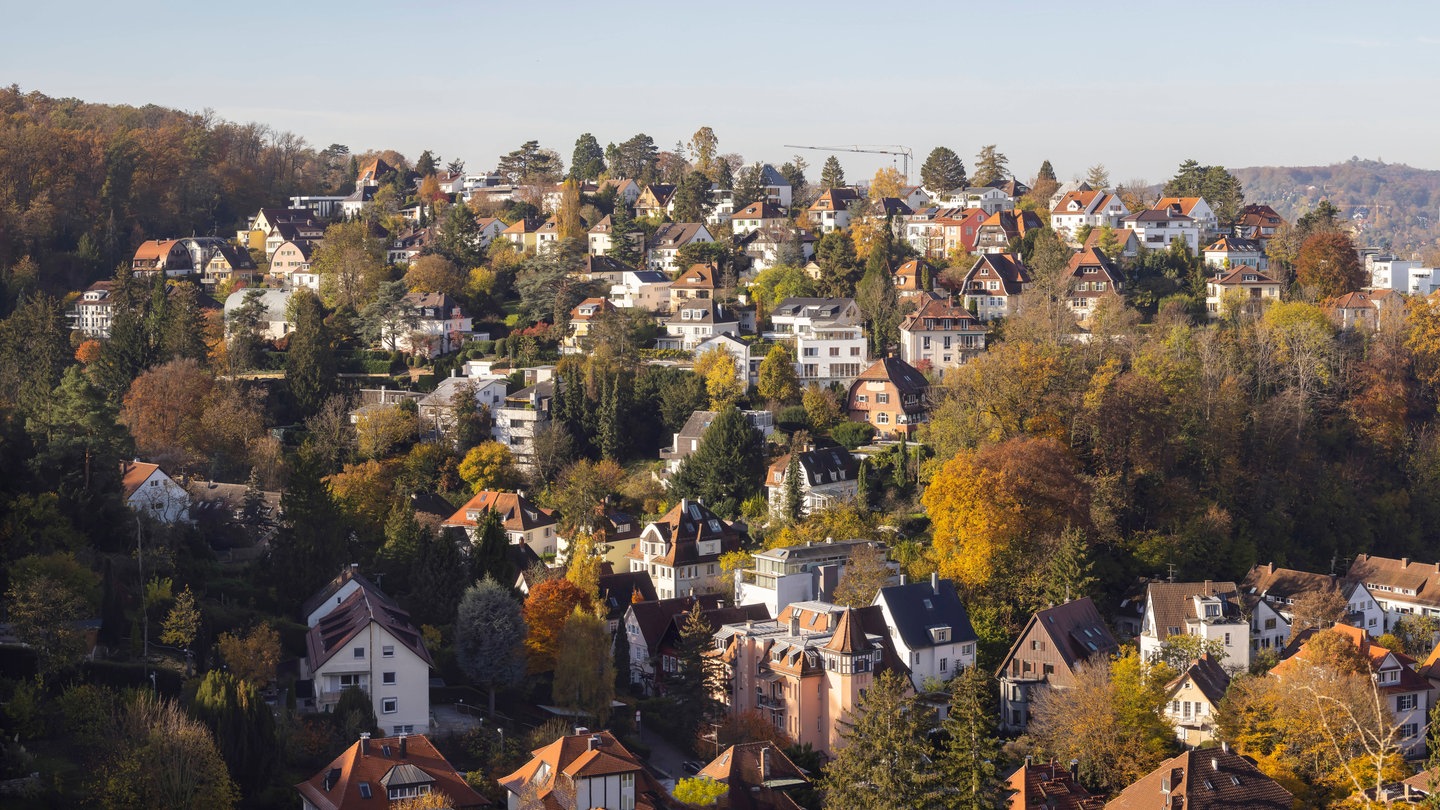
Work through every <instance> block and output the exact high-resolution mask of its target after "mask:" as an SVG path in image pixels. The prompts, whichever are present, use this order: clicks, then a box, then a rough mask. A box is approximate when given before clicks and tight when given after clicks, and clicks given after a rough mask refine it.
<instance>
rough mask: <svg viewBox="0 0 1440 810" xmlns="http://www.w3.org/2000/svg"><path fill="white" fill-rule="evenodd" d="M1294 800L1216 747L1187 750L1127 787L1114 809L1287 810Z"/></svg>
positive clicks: (1236, 756)
mask: <svg viewBox="0 0 1440 810" xmlns="http://www.w3.org/2000/svg"><path fill="white" fill-rule="evenodd" d="M1293 800H1294V797H1293V796H1292V795H1291V794H1290V791H1288V790H1286V789H1285V788H1283V787H1281V786H1280V784H1279V783H1278V782H1276V781H1275V780H1274V779H1271V778H1270V777H1268V776H1266V775H1265V774H1263V773H1261V772H1260V769H1259V768H1257V767H1255V764H1254V763H1253V762H1251V761H1250V760H1248V759H1246V758H1245V757H1242V756H1240V755H1239V754H1236V753H1234V752H1233V751H1227V750H1223V749H1218V748H1207V749H1204V750H1200V751H1187V752H1185V753H1183V754H1181V755H1180V756H1178V757H1174V758H1171V759H1168V760H1166V761H1164V762H1162V763H1160V767H1158V768H1156V769H1155V770H1153V771H1151V772H1150V773H1149V774H1148V775H1146V776H1144V777H1142V778H1141V779H1140V781H1138V782H1136V783H1135V784H1133V785H1131V786H1129V787H1127V788H1125V789H1124V790H1122V791H1121V792H1120V795H1118V796H1116V797H1115V798H1114V799H1111V800H1110V803H1109V804H1107V805H1105V806H1106V807H1107V808H1111V809H1112V810H1154V809H1155V808H1159V807H1176V808H1179V807H1184V809H1185V810H1221V808H1224V809H1225V810H1230V808H1241V807H1243V808H1246V810H1289V808H1290V806H1291V802H1292V801H1293Z"/></svg>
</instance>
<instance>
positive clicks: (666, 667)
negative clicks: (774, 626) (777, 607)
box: [652, 600, 771, 695]
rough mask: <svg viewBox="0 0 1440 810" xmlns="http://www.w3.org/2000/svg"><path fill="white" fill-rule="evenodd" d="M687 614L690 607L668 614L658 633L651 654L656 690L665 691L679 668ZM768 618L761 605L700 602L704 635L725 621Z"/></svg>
mask: <svg viewBox="0 0 1440 810" xmlns="http://www.w3.org/2000/svg"><path fill="white" fill-rule="evenodd" d="M702 601H703V600H702ZM690 615H691V612H690V610H686V611H685V612H684V613H677V614H675V615H673V616H671V617H670V623H669V624H668V625H666V626H665V628H664V629H663V631H662V632H661V634H660V644H659V646H658V647H657V649H656V654H655V661H656V672H655V680H654V682H653V685H652V688H654V689H655V690H656V691H657V692H658V693H659V694H662V695H663V694H665V692H666V690H667V689H668V688H669V686H668V683H667V682H668V681H669V680H670V679H671V678H673V677H674V676H675V674H676V673H678V672H680V668H681V656H682V655H683V653H682V652H681V650H682V649H683V648H684V646H685V642H684V638H685V633H686V632H687V630H688V625H689V624H690ZM770 618H771V615H770V611H769V609H768V608H766V607H765V606H764V605H736V606H735V607H725V606H724V605H721V604H717V605H715V606H713V607H704V606H702V608H701V610H700V616H699V620H700V621H699V623H700V624H701V625H702V626H703V627H704V630H705V633H706V634H707V635H713V634H714V633H715V631H716V630H719V629H720V628H721V627H723V626H725V625H727V624H736V623H738V622H765V621H769V620H770ZM717 654H718V651H717Z"/></svg>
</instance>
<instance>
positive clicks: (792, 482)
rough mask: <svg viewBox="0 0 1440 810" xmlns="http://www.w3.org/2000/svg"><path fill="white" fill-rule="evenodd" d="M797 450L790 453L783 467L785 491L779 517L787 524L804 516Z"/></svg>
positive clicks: (801, 474)
mask: <svg viewBox="0 0 1440 810" xmlns="http://www.w3.org/2000/svg"><path fill="white" fill-rule="evenodd" d="M799 450H800V448H798V447H797V448H795V451H793V452H791V453H790V462H789V463H788V464H786V465H785V490H784V494H783V496H782V498H783V500H782V501H781V505H780V509H781V516H782V517H783V518H784V519H785V520H786V521H787V522H789V523H794V522H795V521H797V520H799V519H800V518H802V517H804V516H805V501H804V497H803V492H802V491H801V489H800V479H801V477H802V476H803V475H804V473H803V472H802V471H801V469H800V453H799Z"/></svg>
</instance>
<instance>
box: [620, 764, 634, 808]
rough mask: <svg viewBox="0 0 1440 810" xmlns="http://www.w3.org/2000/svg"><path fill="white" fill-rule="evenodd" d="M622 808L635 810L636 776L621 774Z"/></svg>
mask: <svg viewBox="0 0 1440 810" xmlns="http://www.w3.org/2000/svg"><path fill="white" fill-rule="evenodd" d="M620 808H621V810H635V774H634V773H633V772H632V773H622V774H620Z"/></svg>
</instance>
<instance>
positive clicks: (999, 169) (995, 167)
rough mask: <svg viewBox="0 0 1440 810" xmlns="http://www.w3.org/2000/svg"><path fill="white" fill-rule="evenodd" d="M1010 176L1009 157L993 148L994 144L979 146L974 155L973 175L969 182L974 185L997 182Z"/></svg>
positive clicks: (986, 184)
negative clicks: (977, 151)
mask: <svg viewBox="0 0 1440 810" xmlns="http://www.w3.org/2000/svg"><path fill="white" fill-rule="evenodd" d="M1009 176H1010V158H1008V157H1006V156H1005V153H1004V152H1001V151H999V150H997V149H996V148H995V144H993V143H992V144H989V145H987V146H982V147H980V154H978V155H976V156H975V175H974V176H973V177H971V178H970V182H971V183H973V184H974V185H976V186H988V185H991V184H992V183H999V182H1001V181H1003V180H1004V179H1005V178H1006V177H1009Z"/></svg>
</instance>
